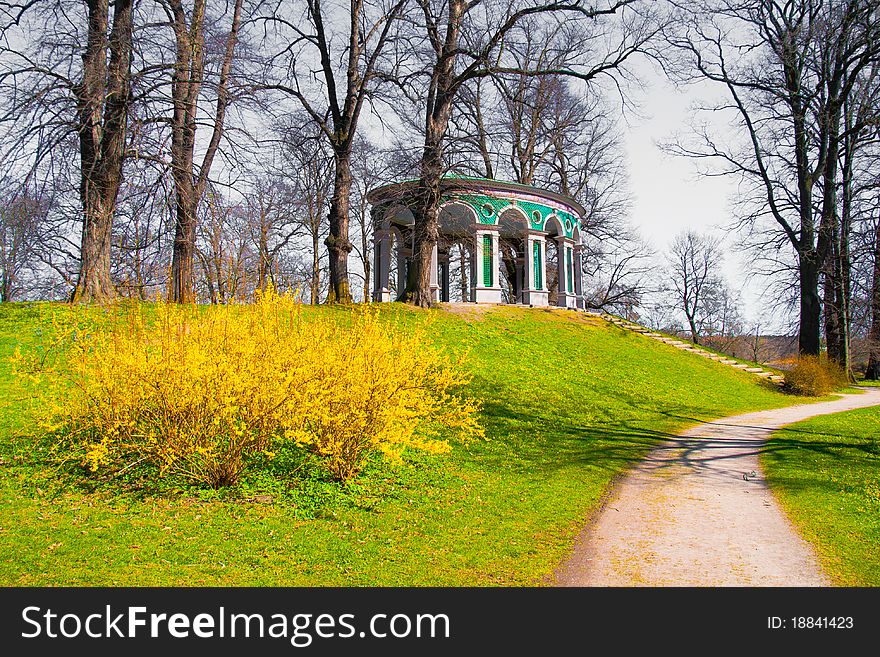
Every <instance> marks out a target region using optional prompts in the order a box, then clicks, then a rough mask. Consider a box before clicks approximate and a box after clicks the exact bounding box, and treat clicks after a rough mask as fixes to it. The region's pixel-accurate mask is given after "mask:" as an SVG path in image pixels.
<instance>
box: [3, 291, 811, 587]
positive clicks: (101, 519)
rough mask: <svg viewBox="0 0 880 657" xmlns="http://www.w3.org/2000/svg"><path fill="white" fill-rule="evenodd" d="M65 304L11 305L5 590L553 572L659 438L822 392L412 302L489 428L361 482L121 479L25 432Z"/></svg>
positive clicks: (549, 324) (546, 322)
mask: <svg viewBox="0 0 880 657" xmlns="http://www.w3.org/2000/svg"><path fill="white" fill-rule="evenodd" d="M49 310H50V308H49V307H47V306H45V305H40V304H38V305H24V304H22V305H13V304H2V305H0V394H2V395H3V397H4V398H5V399H7V400H8V402H7V406H6V408H4V409H3V417H2V420H0V422H2V424H0V459H2V462H0V472H2V480H0V509H2V513H0V584H2V585H195V586H209V585H219V586H227V585H244V586H250V585H255V586H256V585H262V586H282V585H284V586H323V585H358V586H360V585H382V586H394V585H402V586H415V585H418V586H421V585H446V586H461V585H477V586H484V585H534V584H542V583H546V582H547V581H548V578H549V577H550V576H551V574H552V572H553V570H554V568H555V567H556V566H557V565H558V564H559V562H560V561H561V560H562V559H564V557H565V556H566V554H567V553H568V552H569V551H570V550H571V548H572V546H573V543H574V539H575V537H576V535H577V533H578V531H579V530H580V529H581V528H582V527H583V525H584V523H585V522H586V520H587V518H588V517H589V514H590V513H591V512H592V511H594V510H595V509H596V507H597V505H598V504H599V503H600V502H601V500H602V498H603V496H604V495H605V494H606V492H607V491H608V489H609V486H610V484H611V483H612V481H613V479H614V478H615V476H617V475H619V474H620V473H621V472H622V471H624V470H625V469H626V468H627V467H628V466H629V465H630V464H631V463H633V461H635V460H637V459H638V458H640V457H641V456H642V455H643V454H644V453H645V452H646V450H648V449H650V447H651V446H653V445H655V444H656V443H657V442H658V441H661V440H663V439H664V438H666V437H668V436H669V435H671V434H673V433H675V432H677V431H679V430H681V429H682V428H684V427H686V426H688V425H692V424H695V423H697V422H701V421H705V420H709V419H713V418H717V417H721V416H724V415H729V414H733V413H740V412H746V411H750V410H757V409H763V408H771V407H778V406H782V405H786V404H790V403H794V402H802V401H803V398H797V399H795V398H792V397H789V396H786V395H784V394H782V393H780V392H779V391H778V390H776V389H775V388H774V387H773V386H770V385H768V384H766V383H764V382H762V381H760V380H759V379H757V378H756V377H754V376H752V375H750V374H747V373H743V372H741V371H739V370H735V369H733V368H730V367H726V366H724V365H719V364H717V363H715V362H712V361H709V360H707V359H704V358H701V357H699V356H696V355H693V354H687V353H684V352H681V351H679V350H677V349H675V348H673V347H671V346H668V345H664V344H662V343H659V342H656V341H654V340H651V339H648V338H645V337H643V336H641V335H637V334H635V333H631V332H627V331H624V330H621V329H618V328H616V327H614V326H611V325H609V324H607V323H606V322H604V321H602V320H600V319H597V318H593V317H589V316H586V315H583V314H579V313H574V312H570V311H561V310H547V311H542V310H537V309H516V308H491V309H482V308H480V309H477V308H472V309H469V310H466V311H463V312H457V313H452V312H446V311H443V310H432V311H419V310H415V309H412V308H408V307H404V306H401V305H398V304H394V305H392V306H390V307H389V308H387V309H386V310H384V311H383V312H384V313H385V314H386V315H387V316H388V317H390V318H395V319H396V320H397V321H398V322H399V323H400V324H401V325H402V326H404V327H410V326H416V325H425V324H428V325H429V326H428V333H429V334H430V336H431V337H432V339H433V341H434V342H435V343H437V344H439V345H441V346H443V347H444V348H445V349H448V350H450V351H452V352H455V353H461V352H464V351H467V352H468V354H469V355H468V360H467V367H468V368H469V369H470V371H471V372H472V373H473V381H472V383H471V384H470V386H469V389H468V391H467V392H468V393H469V394H471V395H474V396H477V397H479V398H481V399H482V401H483V422H484V423H485V427H486V433H487V437H488V439H487V440H486V441H480V442H472V443H469V444H466V445H460V444H457V445H455V446H454V449H453V450H452V452H451V453H450V454H447V455H443V456H435V457H431V456H426V455H411V456H409V457H408V459H407V460H406V462H405V463H404V464H403V465H402V466H397V467H389V466H388V465H387V464H384V463H382V462H380V461H375V460H374V461H373V462H372V463H371V464H370V466H369V467H368V468H366V469H365V471H364V472H363V473H362V474H361V475H360V476H359V478H358V479H357V481H356V482H355V483H354V484H353V485H350V486H348V487H343V486H340V485H337V484H334V483H332V482H329V481H327V480H326V479H324V478H322V477H321V476H320V474H316V473H315V472H312V471H309V470H308V469H306V470H305V471H304V473H305V474H304V475H303V476H302V477H290V476H288V477H287V478H286V479H283V483H279V480H276V479H273V478H271V477H269V476H267V475H266V474H265V473H264V472H260V473H257V474H255V475H253V476H250V477H247V478H246V479H245V480H244V481H243V482H242V484H241V485H240V486H238V487H237V488H235V489H232V490H229V491H224V492H223V493H222V494H216V493H214V492H212V491H200V490H195V489H191V488H186V487H179V488H175V486H172V485H169V486H165V487H164V488H163V487H161V486H157V487H149V486H147V487H143V486H141V487H136V486H135V487H127V488H123V489H119V487H118V486H116V485H109V484H102V485H92V484H90V483H89V482H83V481H81V480H77V478H75V477H72V476H71V475H70V474H69V473H67V472H66V471H58V470H56V469H54V466H53V465H52V464H51V463H50V462H49V461H48V460H46V459H45V458H43V454H44V453H43V452H41V451H40V446H39V444H34V442H33V440H32V439H29V438H26V437H22V435H21V434H22V432H24V431H25V430H26V429H27V426H26V420H25V419H24V417H25V416H24V414H23V412H22V404H21V402H20V401H16V399H15V395H14V394H13V393H14V387H13V382H12V379H11V373H10V365H9V363H8V358H7V356H8V355H9V354H11V353H12V350H13V349H14V348H15V346H16V345H17V344H22V345H24V346H25V347H27V346H28V345H32V344H33V343H34V342H35V341H36V340H37V339H38V333H39V331H40V327H41V325H42V326H47V322H48V319H47V317H48V311H49ZM347 312H348V311H345V310H339V309H333V308H317V309H308V311H307V313H335V314H336V316H337V317H339V318H340V320H341V321H342V320H344V319H345V318H346V313H347ZM264 496H267V497H264ZM261 502H262V503H261Z"/></svg>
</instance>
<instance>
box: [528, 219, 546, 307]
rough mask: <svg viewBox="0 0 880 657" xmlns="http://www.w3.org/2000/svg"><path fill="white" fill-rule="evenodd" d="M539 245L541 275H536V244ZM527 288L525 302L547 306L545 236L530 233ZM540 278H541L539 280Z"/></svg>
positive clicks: (531, 304)
mask: <svg viewBox="0 0 880 657" xmlns="http://www.w3.org/2000/svg"><path fill="white" fill-rule="evenodd" d="M536 244H537V245H538V260H539V261H540V262H539V265H540V266H539V268H538V269H539V277H536V276H535V245H536ZM525 255H526V257H525V267H526V275H525V289H524V290H523V303H526V304H528V305H530V306H546V305H547V304H548V302H547V295H548V292H547V245H546V244H545V242H544V236H543V235H539V234H530V235H528V237H527V239H526V254H525ZM539 278H540V280H539Z"/></svg>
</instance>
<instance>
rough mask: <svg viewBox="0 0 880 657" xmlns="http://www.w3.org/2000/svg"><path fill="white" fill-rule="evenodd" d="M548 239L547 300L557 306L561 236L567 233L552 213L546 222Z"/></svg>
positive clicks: (546, 258) (545, 229)
mask: <svg viewBox="0 0 880 657" xmlns="http://www.w3.org/2000/svg"><path fill="white" fill-rule="evenodd" d="M544 231H545V232H546V234H547V239H546V242H545V244H546V253H545V261H546V263H547V264H546V271H547V302H548V303H549V304H550V305H551V306H555V305H556V304H557V301H558V300H559V258H560V252H559V251H560V250H559V237H560V236H563V235H565V233H564V232H563V229H562V224H561V223H560V221H559V219H558V218H557V217H556V215H550V216H549V217H548V218H547V221H546V222H545V223H544Z"/></svg>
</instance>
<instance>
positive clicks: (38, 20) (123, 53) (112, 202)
mask: <svg viewBox="0 0 880 657" xmlns="http://www.w3.org/2000/svg"><path fill="white" fill-rule="evenodd" d="M133 5H134V0H115V1H114V2H113V3H110V2H109V0H85V1H84V2H76V3H74V2H69V1H66V0H28V1H26V2H25V1H22V2H8V3H6V2H4V3H2V5H0V17H2V18H0V19H2V23H0V30H2V39H0V86H2V88H3V93H2V95H0V98H2V103H3V112H2V113H0V120H2V122H3V123H4V124H5V127H6V130H5V131H3V133H0V139H2V140H3V142H4V145H6V146H7V148H6V149H4V150H5V152H4V165H5V166H7V167H8V168H9V167H16V168H21V169H26V170H27V171H28V172H29V175H31V176H35V175H37V172H38V170H39V168H40V167H41V166H43V165H45V166H47V167H48V168H49V170H51V171H52V173H55V174H57V173H58V172H59V171H62V170H64V169H65V168H67V167H68V166H70V164H72V162H71V160H74V158H76V159H78V167H76V168H77V171H76V173H75V174H74V175H75V177H76V178H77V179H78V180H77V182H76V183H74V184H75V185H76V187H77V188H78V192H77V195H78V200H79V206H80V208H79V211H80V212H81V215H80V216H81V221H82V224H81V228H80V231H79V232H80V239H79V244H78V245H77V249H76V250H77V252H78V253H77V254H76V255H77V256H78V258H77V259H78V261H79V262H78V267H77V269H78V273H77V275H76V282H75V284H74V286H73V290H72V292H71V295H70V298H71V299H72V300H73V301H76V302H80V301H83V302H86V301H103V300H105V299H109V298H111V297H112V296H113V295H114V289H113V284H112V282H111V279H110V260H111V254H110V251H111V232H112V227H113V216H114V213H115V209H116V200H117V196H118V194H119V188H120V185H121V184H122V179H123V162H124V155H125V145H126V135H127V128H128V112H129V106H130V103H131V93H130V90H131V61H132V29H133V28H132V25H133V19H132V12H133ZM74 149H76V151H77V152H78V156H76V155H73V150H74ZM74 239H75V238H74Z"/></svg>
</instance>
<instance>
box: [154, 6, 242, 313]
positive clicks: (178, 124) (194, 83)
mask: <svg viewBox="0 0 880 657" xmlns="http://www.w3.org/2000/svg"><path fill="white" fill-rule="evenodd" d="M160 1H161V3H162V7H163V9H164V11H165V13H166V14H167V16H168V20H169V22H170V23H171V26H172V28H173V30H174V37H175V38H174V41H175V46H176V53H175V55H176V57H175V62H174V75H173V78H172V82H171V97H172V103H173V115H172V120H171V131H172V143H171V168H172V172H173V176H174V187H175V197H176V225H175V232H174V255H173V258H172V261H171V298H172V299H173V300H174V301H177V302H180V303H182V302H187V301H192V298H193V265H194V261H193V256H194V254H195V238H196V226H197V209H198V204H199V200H200V199H201V198H202V196H203V195H204V193H205V190H206V188H207V185H208V176H209V175H210V172H211V166H212V164H213V162H214V158H215V157H216V155H217V149H218V148H219V146H220V142H221V140H222V139H223V133H224V128H225V125H224V121H225V118H226V110H227V107H228V105H229V101H230V93H229V83H230V82H229V81H230V74H231V71H232V63H233V59H234V57H235V47H236V44H237V42H238V35H239V30H240V27H241V9H242V2H243V0H234V5H233V7H232V15H231V17H230V28H229V33H228V35H227V37H226V40H225V47H224V52H223V59H222V63H221V65H220V72H219V80H218V82H217V92H216V93H217V99H216V108H215V111H214V116H213V120H212V121H211V123H212V125H211V137H210V141H209V143H208V146H207V148H206V149H205V152H204V155H203V156H202V161H201V164H200V166H199V167H198V169H194V163H195V150H196V136H197V135H196V133H197V127H198V114H199V97H200V94H201V93H202V88H203V85H204V82H205V76H206V64H207V57H208V48H207V47H206V42H205V27H206V26H205V22H206V5H207V0H194V1H193V4H192V7H191V9H190V10H189V11H187V7H185V6H184V2H183V0H160Z"/></svg>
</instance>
